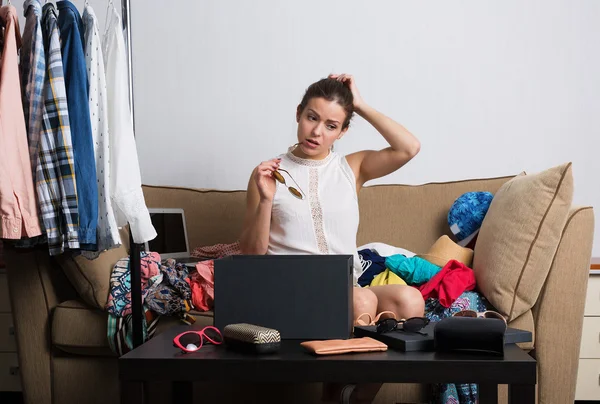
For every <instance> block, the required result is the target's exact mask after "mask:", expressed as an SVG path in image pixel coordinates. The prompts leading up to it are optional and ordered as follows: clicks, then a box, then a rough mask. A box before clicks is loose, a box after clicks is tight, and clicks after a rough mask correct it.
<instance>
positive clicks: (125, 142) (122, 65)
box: [102, 5, 156, 244]
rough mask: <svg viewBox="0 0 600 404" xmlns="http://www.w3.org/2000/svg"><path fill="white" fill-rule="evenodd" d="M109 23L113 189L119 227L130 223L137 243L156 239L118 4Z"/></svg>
mask: <svg viewBox="0 0 600 404" xmlns="http://www.w3.org/2000/svg"><path fill="white" fill-rule="evenodd" d="M107 19H108V23H107V25H106V32H105V33H104V38H103V40H102V44H103V54H104V63H105V70H106V86H107V88H106V90H107V91H106V92H107V99H108V104H107V105H108V108H107V110H108V130H109V133H110V171H111V175H110V188H111V193H112V201H113V209H114V210H115V216H116V219H117V224H118V225H119V226H125V225H126V224H127V223H128V222H129V225H130V231H131V233H132V235H133V241H134V242H135V243H139V244H141V243H144V242H146V241H149V240H152V239H154V238H155V237H156V230H155V229H154V226H153V225H152V221H151V220H150V213H148V208H147V207H146V201H145V200H144V194H143V192H142V179H141V176H140V166H139V162H138V155H137V149H136V145H135V137H134V135H133V123H132V120H131V110H130V109H129V78H128V74H127V59H126V52H125V39H124V38H123V31H122V27H121V17H120V16H119V13H118V12H117V10H116V8H115V7H114V5H112V6H110V5H109V10H108V16H107Z"/></svg>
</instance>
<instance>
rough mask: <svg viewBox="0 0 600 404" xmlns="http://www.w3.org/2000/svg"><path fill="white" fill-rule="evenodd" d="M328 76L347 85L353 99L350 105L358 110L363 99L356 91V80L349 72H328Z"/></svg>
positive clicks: (362, 103)
mask: <svg viewBox="0 0 600 404" xmlns="http://www.w3.org/2000/svg"><path fill="white" fill-rule="evenodd" d="M328 78H330V79H335V80H337V81H341V82H342V83H344V84H345V85H346V86H348V88H349V89H350V91H352V98H353V99H354V101H353V102H352V106H353V107H354V110H355V111H356V112H359V111H360V109H361V108H362V106H363V105H364V101H363V99H362V97H361V95H360V93H359V92H358V87H356V81H355V80H354V77H353V76H352V75H351V74H330V75H329V77H328Z"/></svg>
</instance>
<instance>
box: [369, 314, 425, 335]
mask: <svg viewBox="0 0 600 404" xmlns="http://www.w3.org/2000/svg"><path fill="white" fill-rule="evenodd" d="M427 324H429V319H428V318H427V317H411V318H409V319H407V320H404V319H402V320H396V319H395V318H391V317H390V318H384V319H383V320H379V321H378V322H377V323H376V326H377V333H378V334H383V333H386V332H392V331H395V330H398V331H405V332H415V333H417V334H421V335H427V333H425V332H421V330H422V329H423V328H425V326H426V325H427ZM400 325H402V326H401V327H400V328H398V326H400Z"/></svg>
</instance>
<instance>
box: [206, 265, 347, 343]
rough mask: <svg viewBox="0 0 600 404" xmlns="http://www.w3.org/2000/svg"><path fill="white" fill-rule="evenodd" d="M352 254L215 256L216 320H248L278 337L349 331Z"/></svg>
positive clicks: (342, 335) (334, 335) (220, 325)
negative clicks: (278, 334) (272, 329)
mask: <svg viewBox="0 0 600 404" xmlns="http://www.w3.org/2000/svg"><path fill="white" fill-rule="evenodd" d="M352 264H353V256H352V255H234V256H229V257H225V258H222V259H218V260H215V305H214V323H215V326H216V327H217V328H218V329H220V330H223V328H224V327H225V326H226V325H228V324H234V323H249V324H255V325H260V326H263V327H269V328H274V329H276V330H278V331H279V333H280V334H281V338H282V339H303V340H314V339H347V338H350V336H351V333H352V324H353V323H352V322H353V319H352V316H353V309H352V307H353V306H352Z"/></svg>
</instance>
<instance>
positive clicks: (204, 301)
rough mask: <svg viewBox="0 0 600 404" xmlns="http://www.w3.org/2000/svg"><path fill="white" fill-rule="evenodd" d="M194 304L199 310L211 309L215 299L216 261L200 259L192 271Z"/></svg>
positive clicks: (191, 286)
mask: <svg viewBox="0 0 600 404" xmlns="http://www.w3.org/2000/svg"><path fill="white" fill-rule="evenodd" d="M189 284H190V288H191V289H192V304H193V305H194V307H195V308H196V309H197V310H199V311H209V310H211V309H212V308H213V304H214V300H215V261H214V260H208V261H200V262H199V263H197V264H196V270H195V271H192V272H191V273H190V278H189Z"/></svg>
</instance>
